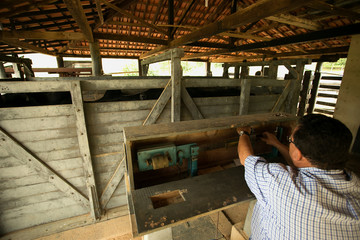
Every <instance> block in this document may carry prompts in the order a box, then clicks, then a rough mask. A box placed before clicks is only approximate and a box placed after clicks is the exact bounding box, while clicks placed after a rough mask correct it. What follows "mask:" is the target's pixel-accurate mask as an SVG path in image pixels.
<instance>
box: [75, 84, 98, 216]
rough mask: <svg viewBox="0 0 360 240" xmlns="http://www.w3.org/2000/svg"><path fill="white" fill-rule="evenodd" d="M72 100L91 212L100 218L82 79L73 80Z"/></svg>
mask: <svg viewBox="0 0 360 240" xmlns="http://www.w3.org/2000/svg"><path fill="white" fill-rule="evenodd" d="M70 92H71V100H72V103H73V107H74V111H75V116H76V127H77V136H78V141H79V149H80V154H81V158H82V160H83V166H84V173H85V181H86V185H87V189H88V196H89V202H90V214H91V216H92V218H93V219H94V220H96V219H99V218H100V216H101V208H100V204H99V197H98V194H97V189H96V184H95V177H94V170H93V166H92V161H91V153H90V147H89V140H88V135H87V129H86V122H85V114H84V105H83V100H82V94H81V86H80V81H74V82H71V88H70Z"/></svg>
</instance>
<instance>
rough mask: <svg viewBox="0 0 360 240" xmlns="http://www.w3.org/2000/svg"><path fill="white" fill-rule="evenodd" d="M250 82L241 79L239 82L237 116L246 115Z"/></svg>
mask: <svg viewBox="0 0 360 240" xmlns="http://www.w3.org/2000/svg"><path fill="white" fill-rule="evenodd" d="M250 81H251V80H250V79H246V78H245V79H243V80H242V82H241V93H240V109H239V115H246V114H247V113H248V112H249V100H250V88H251V82H250Z"/></svg>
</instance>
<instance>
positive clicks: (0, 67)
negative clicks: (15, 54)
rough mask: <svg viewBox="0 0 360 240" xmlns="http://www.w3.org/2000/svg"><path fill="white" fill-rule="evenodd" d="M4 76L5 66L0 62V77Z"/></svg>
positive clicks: (3, 77)
mask: <svg viewBox="0 0 360 240" xmlns="http://www.w3.org/2000/svg"><path fill="white" fill-rule="evenodd" d="M5 78H7V77H6V72H5V68H4V63H3V62H0V79H5Z"/></svg>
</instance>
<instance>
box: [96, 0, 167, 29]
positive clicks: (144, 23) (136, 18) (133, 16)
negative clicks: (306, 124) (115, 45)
mask: <svg viewBox="0 0 360 240" xmlns="http://www.w3.org/2000/svg"><path fill="white" fill-rule="evenodd" d="M100 1H101V2H103V3H105V5H107V6H108V7H110V8H112V9H114V10H115V11H117V12H119V13H121V14H123V15H125V16H126V17H128V18H131V19H135V20H136V21H138V22H140V23H142V24H143V25H144V27H148V28H152V29H155V30H156V31H158V32H160V33H163V34H165V35H167V32H166V31H165V30H163V29H161V28H159V27H157V26H155V25H154V24H151V23H148V22H146V21H145V20H144V19H142V18H139V17H137V16H135V15H133V14H131V13H128V12H127V11H125V10H123V9H121V8H119V7H117V6H115V5H114V4H112V3H109V2H108V1H105V0H100Z"/></svg>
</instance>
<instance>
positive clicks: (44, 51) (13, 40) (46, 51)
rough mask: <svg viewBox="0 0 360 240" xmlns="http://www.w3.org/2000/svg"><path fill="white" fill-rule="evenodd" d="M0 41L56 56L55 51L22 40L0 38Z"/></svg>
mask: <svg viewBox="0 0 360 240" xmlns="http://www.w3.org/2000/svg"><path fill="white" fill-rule="evenodd" d="M0 41H1V42H4V43H6V44H8V45H11V46H15V47H19V48H25V49H29V50H32V51H35V52H38V53H43V54H46V55H51V56H56V53H54V52H50V51H49V50H47V49H44V48H40V47H37V46H35V45H32V44H29V43H27V42H24V41H19V40H15V39H2V40H0Z"/></svg>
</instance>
